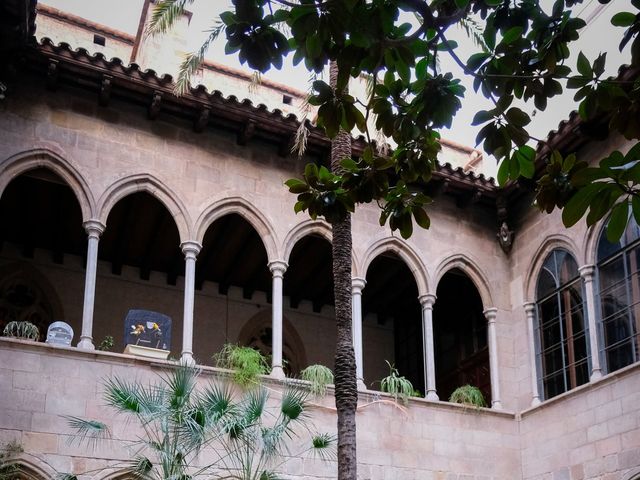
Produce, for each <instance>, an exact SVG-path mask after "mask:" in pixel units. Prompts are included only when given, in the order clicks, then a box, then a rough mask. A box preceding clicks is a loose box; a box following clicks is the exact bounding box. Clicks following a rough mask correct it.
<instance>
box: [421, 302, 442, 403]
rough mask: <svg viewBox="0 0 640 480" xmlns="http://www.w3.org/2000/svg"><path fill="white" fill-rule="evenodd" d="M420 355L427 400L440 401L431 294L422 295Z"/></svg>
mask: <svg viewBox="0 0 640 480" xmlns="http://www.w3.org/2000/svg"><path fill="white" fill-rule="evenodd" d="M418 300H420V305H422V349H423V352H422V355H423V357H424V376H425V379H424V385H425V388H426V390H427V392H426V395H425V398H426V399H427V400H440V399H439V398H438V394H437V393H436V362H435V359H434V352H433V304H434V303H435V302H436V296H435V295H432V294H430V293H429V294H427V295H422V296H421V297H420V298H418Z"/></svg>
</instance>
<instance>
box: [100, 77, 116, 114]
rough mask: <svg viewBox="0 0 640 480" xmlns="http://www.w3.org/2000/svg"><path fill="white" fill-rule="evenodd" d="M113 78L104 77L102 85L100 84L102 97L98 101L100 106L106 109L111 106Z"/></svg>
mask: <svg viewBox="0 0 640 480" xmlns="http://www.w3.org/2000/svg"><path fill="white" fill-rule="evenodd" d="M112 79H113V77H112V76H111V75H103V76H102V83H101V84H100V97H99V99H98V104H99V105H100V106H101V107H106V106H108V105H109V100H110V99H111V80H112Z"/></svg>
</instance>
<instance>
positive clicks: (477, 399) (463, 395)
mask: <svg viewBox="0 0 640 480" xmlns="http://www.w3.org/2000/svg"><path fill="white" fill-rule="evenodd" d="M449 401H450V402H451V403H461V404H462V405H468V406H472V407H476V408H479V407H486V406H487V403H486V402H485V400H484V396H483V395H482V392H481V391H480V389H479V388H478V387H474V386H473V385H463V386H462V387H458V388H456V389H455V390H454V391H453V393H452V394H451V396H450V397H449Z"/></svg>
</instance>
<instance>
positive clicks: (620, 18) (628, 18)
mask: <svg viewBox="0 0 640 480" xmlns="http://www.w3.org/2000/svg"><path fill="white" fill-rule="evenodd" d="M635 19H636V16H635V15H634V14H633V13H631V12H620V13H616V14H615V15H614V16H613V18H612V19H611V25H614V26H616V27H630V26H631V25H633V22H634V20H635Z"/></svg>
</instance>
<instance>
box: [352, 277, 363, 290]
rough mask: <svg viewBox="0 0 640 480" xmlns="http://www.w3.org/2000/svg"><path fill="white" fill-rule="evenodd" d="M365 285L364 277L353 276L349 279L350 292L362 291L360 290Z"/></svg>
mask: <svg viewBox="0 0 640 480" xmlns="http://www.w3.org/2000/svg"><path fill="white" fill-rule="evenodd" d="M366 285H367V281H366V280H365V279H364V278H360V277H353V278H352V279H351V293H352V294H355V293H362V290H363V289H364V287H365V286H366Z"/></svg>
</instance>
